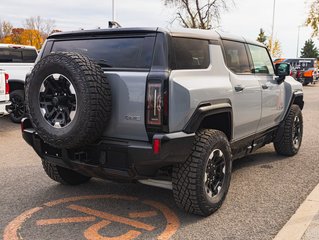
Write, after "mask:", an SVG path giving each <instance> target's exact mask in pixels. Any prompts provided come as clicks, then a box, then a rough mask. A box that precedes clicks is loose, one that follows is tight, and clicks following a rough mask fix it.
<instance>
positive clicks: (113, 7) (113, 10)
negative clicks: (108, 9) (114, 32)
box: [112, 0, 115, 22]
mask: <svg viewBox="0 0 319 240" xmlns="http://www.w3.org/2000/svg"><path fill="white" fill-rule="evenodd" d="M114 4H115V3H114V0H112V21H113V22H114V21H115V6H114Z"/></svg>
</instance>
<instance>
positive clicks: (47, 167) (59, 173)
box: [42, 159, 91, 185]
mask: <svg viewBox="0 0 319 240" xmlns="http://www.w3.org/2000/svg"><path fill="white" fill-rule="evenodd" d="M42 166H43V169H44V171H45V173H46V174H47V175H48V176H49V177H50V178H51V179H52V180H54V181H56V182H58V183H61V184H63V185H79V184H83V183H86V182H88V181H89V180H90V179H91V177H88V176H85V175H83V174H81V173H78V172H75V171H73V170H71V169H67V168H64V167H60V166H57V165H55V164H52V163H50V162H48V161H47V160H44V159H42Z"/></svg>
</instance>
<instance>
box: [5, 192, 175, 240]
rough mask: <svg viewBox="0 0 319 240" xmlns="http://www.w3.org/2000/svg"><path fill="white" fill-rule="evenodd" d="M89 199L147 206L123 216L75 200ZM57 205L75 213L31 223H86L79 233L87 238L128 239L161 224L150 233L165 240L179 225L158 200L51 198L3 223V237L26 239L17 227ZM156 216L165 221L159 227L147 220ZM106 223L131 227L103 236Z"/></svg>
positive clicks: (90, 239)
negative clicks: (41, 204) (4, 224)
mask: <svg viewBox="0 0 319 240" xmlns="http://www.w3.org/2000/svg"><path fill="white" fill-rule="evenodd" d="M88 200H89V201H88ZM93 200H110V201H111V200H123V201H127V202H136V203H138V204H143V205H145V206H146V207H147V208H148V209H147V210H145V211H143V210H142V211H130V212H129V213H128V214H126V215H125V216H124V215H123V214H120V215H117V214H114V213H111V212H108V211H104V210H103V211H101V210H97V209H94V207H87V206H83V205H82V204H81V203H79V202H80V201H81V202H83V201H88V202H91V201H93ZM60 205H64V208H65V209H64V210H65V211H67V210H72V211H73V212H75V213H76V214H77V215H78V216H77V215H75V216H72V217H65V218H42V219H38V220H37V221H36V222H35V225H36V226H37V227H45V226H49V225H51V226H56V227H57V228H58V227H61V225H62V226H63V224H69V223H76V224H81V223H90V226H89V227H87V228H86V229H84V231H83V232H81V234H82V236H84V237H85V238H86V239H88V240H110V239H113V240H120V239H121V240H131V239H135V238H137V237H139V236H142V235H143V233H144V234H145V233H152V232H154V231H156V230H158V229H159V228H163V227H164V230H163V231H161V232H160V233H159V234H158V233H157V232H156V233H154V234H155V235H156V236H154V239H159V240H165V239H169V238H170V237H171V236H172V235H173V234H175V232H176V231H177V230H178V228H179V225H180V224H179V220H178V218H177V216H176V215H175V214H174V213H173V212H172V211H171V210H170V209H169V208H168V207H167V206H165V205H164V204H162V203H159V202H155V201H149V200H144V201H139V200H138V198H135V197H130V196H121V195H113V194H112V195H95V196H80V197H71V198H63V199H59V200H55V201H51V202H48V203H45V204H43V206H41V207H36V208H33V209H30V210H28V211H25V212H24V213H22V214H21V215H19V216H18V217H16V218H15V219H14V220H13V221H11V222H10V223H9V224H8V225H7V227H6V228H5V230H4V235H3V239H4V240H21V239H28V236H23V237H22V236H21V229H22V227H23V225H24V224H25V223H26V222H27V221H28V219H32V218H34V217H35V216H36V214H38V213H40V212H42V211H45V210H47V209H50V208H55V207H61V206H60ZM62 210H63V208H62ZM83 215H84V216H83ZM160 216H161V217H164V218H165V220H166V222H165V223H164V224H163V223H162V222H163V221H161V224H162V226H154V225H152V224H151V223H150V221H149V219H151V218H159V217H160ZM143 219H144V221H143ZM145 219H148V220H147V223H145ZM110 224H118V227H119V228H121V227H123V229H127V227H129V228H131V230H128V231H127V232H125V233H123V234H121V235H119V236H107V234H105V231H106V232H107V230H111V229H112V228H109V229H108V227H109V225H110ZM157 225H158V224H157ZM102 230H104V231H103V233H104V234H101V233H100V232H101V231H102ZM111 235H112V234H111Z"/></svg>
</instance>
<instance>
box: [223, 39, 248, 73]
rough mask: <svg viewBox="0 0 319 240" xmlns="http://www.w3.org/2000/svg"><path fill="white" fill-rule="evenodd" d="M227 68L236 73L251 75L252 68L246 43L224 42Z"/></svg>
mask: <svg viewBox="0 0 319 240" xmlns="http://www.w3.org/2000/svg"><path fill="white" fill-rule="evenodd" d="M223 44H224V48H225V55H226V64H227V67H228V68H229V69H230V70H232V71H233V72H234V73H239V74H250V73H251V71H250V66H249V60H248V55H247V51H246V48H245V44H244V43H240V42H233V41H223Z"/></svg>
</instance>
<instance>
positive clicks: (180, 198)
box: [172, 129, 232, 216]
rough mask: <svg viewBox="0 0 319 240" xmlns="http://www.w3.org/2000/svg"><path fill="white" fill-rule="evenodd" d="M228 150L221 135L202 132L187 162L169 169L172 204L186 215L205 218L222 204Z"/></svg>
mask: <svg viewBox="0 0 319 240" xmlns="http://www.w3.org/2000/svg"><path fill="white" fill-rule="evenodd" d="M231 161H232V160H231V149H230V145H229V142H228V139H227V137H226V136H225V134H224V133H223V132H221V131H218V130H212V129H203V130H200V131H199V132H198V133H197V134H196V136H195V141H194V145H193V150H192V153H191V155H190V156H189V157H188V159H187V160H186V161H185V162H184V163H181V164H178V165H177V166H174V167H173V174H172V183H173V195H174V199H175V202H176V204H177V205H178V206H179V207H180V208H182V209H184V210H185V211H186V212H189V213H194V214H198V215H202V216H209V215H210V214H212V213H213V212H215V211H216V210H217V209H218V208H219V207H220V206H221V205H222V203H223V201H224V199H225V197H226V195H227V192H228V189H229V184H230V178H231V168H232V162H231Z"/></svg>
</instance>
